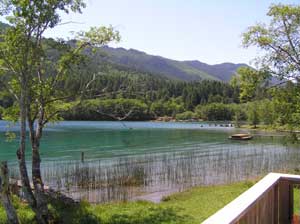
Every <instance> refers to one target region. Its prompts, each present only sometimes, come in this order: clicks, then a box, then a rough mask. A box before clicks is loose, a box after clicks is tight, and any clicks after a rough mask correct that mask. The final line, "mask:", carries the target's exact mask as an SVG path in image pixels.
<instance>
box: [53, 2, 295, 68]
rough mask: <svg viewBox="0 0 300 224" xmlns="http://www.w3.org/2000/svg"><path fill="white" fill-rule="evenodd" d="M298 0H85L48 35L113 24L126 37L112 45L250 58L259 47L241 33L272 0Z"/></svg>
mask: <svg viewBox="0 0 300 224" xmlns="http://www.w3.org/2000/svg"><path fill="white" fill-rule="evenodd" d="M279 2H280V3H284V4H296V3H298V4H299V0H281V1H277V0H86V3H87V8H86V9H84V10H83V14H81V15H78V14H76V15H75V14H70V15H63V16H62V19H63V22H67V21H74V22H79V23H80V24H69V25H64V26H60V27H58V28H55V29H53V30H50V31H49V32H47V36H52V37H64V38H66V37H70V36H71V34H70V31H78V30H86V29H88V27H89V26H100V25H110V24H111V25H112V26H114V27H115V28H116V29H118V30H119V31H120V33H121V36H122V41H121V42H120V43H118V44H114V45H112V46H116V47H124V48H127V49H129V48H134V49H138V50H141V51H145V52H147V53H149V54H154V55H161V56H164V57H168V58H171V59H176V60H200V61H202V62H206V63H209V64H215V63H222V62H235V63H238V62H244V63H249V62H250V61H251V59H253V58H254V57H255V56H256V55H257V50H256V49H243V48H242V47H241V34H242V33H243V32H244V31H245V30H246V28H247V27H248V26H250V25H254V24H255V23H256V22H263V21H267V20H268V18H267V16H266V13H267V11H268V7H269V6H270V4H271V3H279Z"/></svg>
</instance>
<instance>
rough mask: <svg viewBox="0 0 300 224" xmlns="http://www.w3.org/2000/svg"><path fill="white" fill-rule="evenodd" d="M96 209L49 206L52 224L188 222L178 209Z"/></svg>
mask: <svg viewBox="0 0 300 224" xmlns="http://www.w3.org/2000/svg"><path fill="white" fill-rule="evenodd" d="M110 206H114V205H113V204H112V205H110ZM96 207H97V208H96V209H95V207H94V206H92V205H90V204H89V203H86V202H81V203H78V204H73V205H65V204H64V203H58V202H54V203H52V204H51V206H49V208H50V211H51V213H52V214H53V219H54V220H55V221H54V222H53V224H69V223H72V224H162V223H163V224H183V223H186V222H187V220H188V219H187V217H186V216H182V215H179V211H178V209H175V208H172V207H163V206H160V205H154V204H153V205H151V206H149V205H148V206H146V205H143V204H141V205H139V206H136V207H132V208H131V209H128V208H127V209H123V207H118V209H116V208H112V209H105V211H104V210H103V209H102V208H101V205H99V206H96Z"/></svg>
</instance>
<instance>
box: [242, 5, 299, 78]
mask: <svg viewBox="0 0 300 224" xmlns="http://www.w3.org/2000/svg"><path fill="white" fill-rule="evenodd" d="M267 15H268V16H269V17H270V22H269V24H267V25H266V24H256V25H254V26H251V27H249V28H248V31H247V32H246V33H244V34H243V44H244V46H245V47H249V46H257V47H258V48H260V49H262V50H263V51H264V52H265V54H264V55H263V56H262V57H260V58H258V59H257V64H258V65H259V67H260V69H262V70H268V71H271V73H272V74H274V75H276V76H277V77H279V78H286V79H291V78H292V79H297V78H299V74H300V73H299V71H300V58H299V52H300V45H299V41H300V29H299V27H300V6H299V5H283V4H273V5H271V6H270V9H269V12H268V14H267Z"/></svg>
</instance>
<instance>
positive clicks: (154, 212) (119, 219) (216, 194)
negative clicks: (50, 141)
mask: <svg viewBox="0 0 300 224" xmlns="http://www.w3.org/2000/svg"><path fill="white" fill-rule="evenodd" d="M252 185H253V183H252V182H241V183H235V184H231V185H220V186H209V187H195V188H192V189H190V190H188V191H185V192H181V193H176V194H173V195H171V196H168V197H166V198H164V201H163V202H161V203H160V204H154V203H151V202H145V201H137V202H128V203H110V204H102V205H90V204H88V203H84V202H83V203H81V204H80V205H76V206H71V207H70V206H67V207H66V206H63V205H61V204H55V203H54V204H52V205H51V206H49V207H50V210H51V212H52V214H53V216H54V218H55V219H56V220H60V221H59V222H55V223H73V224H79V223H80V224H100V223H101V224H160V223H162V224H167V223H170V224H184V223H186V224H194V223H200V222H201V221H203V220H204V219H206V218H207V217H208V216H210V215H211V214H213V213H214V212H216V211H217V210H218V209H220V208H222V207H223V206H224V205H225V204H227V203H228V202H230V201H231V200H233V199H234V198H236V197H237V196H238V195H240V194H241V193H242V192H244V191H245V190H247V189H248V188H249V187H251V186H252ZM14 203H15V205H16V207H17V209H18V213H19V216H20V219H21V221H22V223H23V224H24V223H34V222H33V221H32V220H33V217H34V216H33V213H32V212H31V211H30V209H29V208H28V207H27V206H26V205H24V204H22V203H20V202H18V201H17V200H16V199H15V200H14ZM5 220H6V216H5V212H4V210H3V208H0V223H1V224H2V223H5Z"/></svg>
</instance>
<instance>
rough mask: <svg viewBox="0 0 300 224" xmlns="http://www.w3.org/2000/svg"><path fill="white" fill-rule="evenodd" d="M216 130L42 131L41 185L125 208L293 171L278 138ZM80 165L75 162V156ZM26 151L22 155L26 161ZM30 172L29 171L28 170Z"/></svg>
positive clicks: (1, 138)
mask: <svg viewBox="0 0 300 224" xmlns="http://www.w3.org/2000/svg"><path fill="white" fill-rule="evenodd" d="M224 126H225V125H223V124H221V123H218V124H215V123H205V122H197V123H183V122H168V123H164V122H98V121H97V122H92V121H63V122H60V123H57V124H50V125H48V126H47V127H46V129H45V132H44V135H43V141H42V143H41V156H42V162H43V169H42V170H43V177H44V180H45V182H46V183H47V184H48V185H50V186H51V187H53V188H55V189H58V190H61V191H63V192H65V193H66V194H68V195H70V196H73V197H74V198H77V199H82V198H85V199H87V200H89V201H91V202H103V201H113V200H131V199H135V198H139V197H140V196H141V195H145V194H146V195H147V194H148V195H149V194H155V193H157V192H170V191H180V190H184V189H187V188H189V187H192V186H196V185H207V184H219V183H230V182H234V181H239V180H244V179H246V178H252V177H256V176H259V175H262V174H265V173H267V172H270V171H284V170H290V169H298V167H299V165H298V164H299V162H300V157H299V155H300V153H299V151H300V150H299V147H298V146H296V145H291V144H288V141H287V137H286V136H284V135H282V134H278V133H266V132H257V131H256V132H255V131H252V134H253V135H254V139H253V140H251V141H232V140H229V139H228V136H229V135H231V134H233V133H237V132H246V131H245V130H237V129H234V128H232V127H224ZM8 129H9V130H10V131H12V132H14V131H17V130H18V127H17V126H13V127H8V123H7V122H5V121H0V157H1V160H8V161H9V162H10V164H11V170H12V172H11V173H12V175H13V176H18V171H17V169H16V166H15V165H14V164H15V152H16V149H17V143H18V139H14V140H13V141H11V142H8V141H6V138H5V132H6V131H7V130H8ZM82 152H84V156H85V160H84V163H82V162H81V153H82ZM29 154H30V149H28V155H29ZM29 165H30V163H29Z"/></svg>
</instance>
